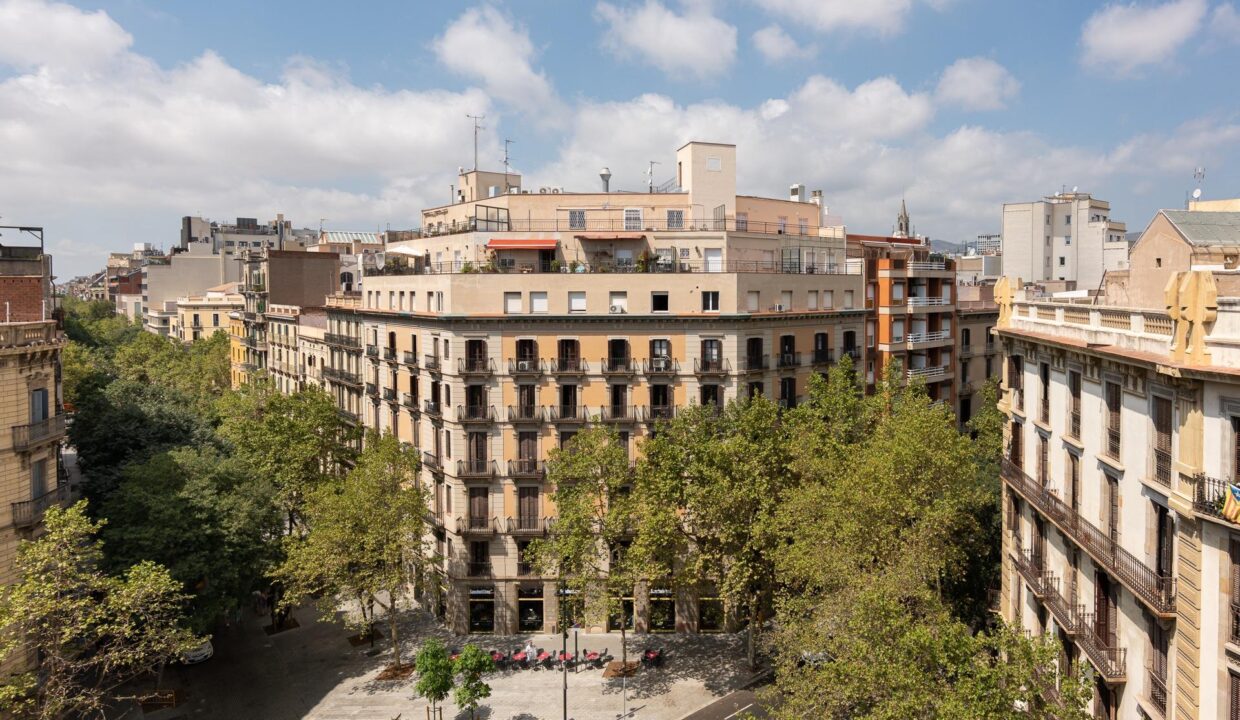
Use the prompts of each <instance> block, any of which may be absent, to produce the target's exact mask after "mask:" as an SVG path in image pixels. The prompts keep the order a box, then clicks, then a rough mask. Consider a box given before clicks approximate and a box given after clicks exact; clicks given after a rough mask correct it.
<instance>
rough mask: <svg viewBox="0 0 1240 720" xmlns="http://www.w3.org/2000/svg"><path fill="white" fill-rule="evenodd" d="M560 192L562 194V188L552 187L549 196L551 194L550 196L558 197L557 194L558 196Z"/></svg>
mask: <svg viewBox="0 0 1240 720" xmlns="http://www.w3.org/2000/svg"><path fill="white" fill-rule="evenodd" d="M562 192H564V188H562V187H553V188H551V194H552V195H559V194H560V193H562Z"/></svg>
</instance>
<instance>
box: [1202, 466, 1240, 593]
mask: <svg viewBox="0 0 1240 720" xmlns="http://www.w3.org/2000/svg"><path fill="white" fill-rule="evenodd" d="M1190 482H1192V484H1193V485H1194V488H1193V510H1196V511H1197V512H1198V513H1199V514H1201V515H1205V516H1207V517H1211V518H1217V519H1219V520H1223V521H1227V518H1225V517H1223V506H1224V504H1225V503H1226V501H1227V493H1228V489H1227V486H1228V485H1229V484H1230V483H1228V482H1227V481H1226V480H1221V479H1219V478H1213V477H1210V476H1208V475H1195V476H1193V478H1192V480H1191V481H1190ZM1238 600H1240V598H1238Z"/></svg>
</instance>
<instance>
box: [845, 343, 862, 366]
mask: <svg viewBox="0 0 1240 720" xmlns="http://www.w3.org/2000/svg"><path fill="white" fill-rule="evenodd" d="M843 354H844V355H847V356H848V357H850V358H852V361H853V364H854V365H856V364H857V363H859V362H861V348H857V347H846V348H844V352H843Z"/></svg>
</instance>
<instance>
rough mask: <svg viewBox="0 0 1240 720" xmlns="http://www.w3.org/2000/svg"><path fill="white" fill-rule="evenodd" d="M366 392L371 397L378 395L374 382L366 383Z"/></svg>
mask: <svg viewBox="0 0 1240 720" xmlns="http://www.w3.org/2000/svg"><path fill="white" fill-rule="evenodd" d="M366 394H367V395H369V396H371V397H376V398H377V397H379V386H378V385H375V384H374V383H366Z"/></svg>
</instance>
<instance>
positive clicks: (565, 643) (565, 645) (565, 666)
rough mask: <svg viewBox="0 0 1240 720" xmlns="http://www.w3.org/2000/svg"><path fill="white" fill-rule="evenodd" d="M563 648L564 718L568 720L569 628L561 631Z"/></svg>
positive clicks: (561, 660)
mask: <svg viewBox="0 0 1240 720" xmlns="http://www.w3.org/2000/svg"><path fill="white" fill-rule="evenodd" d="M560 639H561V641H562V644H563V650H561V652H560V671H561V673H560V674H561V675H563V676H564V720H568V658H567V657H566V656H567V655H568V628H564V630H562V631H561V632H560Z"/></svg>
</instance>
